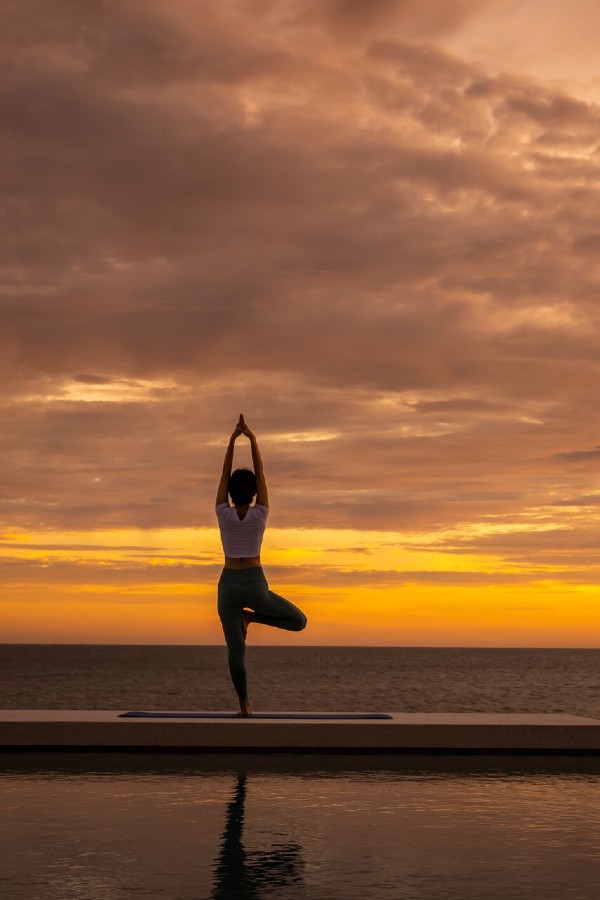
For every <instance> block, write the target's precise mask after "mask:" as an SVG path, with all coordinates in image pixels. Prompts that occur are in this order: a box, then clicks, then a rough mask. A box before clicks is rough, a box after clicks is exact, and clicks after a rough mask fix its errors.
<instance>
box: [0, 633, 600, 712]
mask: <svg viewBox="0 0 600 900" xmlns="http://www.w3.org/2000/svg"><path fill="white" fill-rule="evenodd" d="M247 667H248V673H249V686H250V695H251V699H252V702H253V708H254V709H255V710H256V711H259V710H274V711H281V710H298V711H299V710H327V711H335V710H339V711H349V710H360V711H366V710H372V711H392V712H536V713H551V712H553V713H572V714H576V715H583V716H592V717H598V718H600V674H599V673H600V650H554V649H553V650H546V649H530V650H528V649H472V648H466V649H463V648H414V647H410V648H402V647H256V646H254V647H253V646H249V648H248V653H247ZM0 690H1V694H2V699H1V701H0V706H1V707H4V708H5V709H61V708H62V709H125V708H131V709H144V708H151V707H154V708H160V709H197V710H228V709H234V708H235V706H236V702H235V695H234V693H233V689H232V687H231V684H230V681H229V675H228V671H227V661H226V655H225V648H224V647H205V646H184V647H175V646H123V645H120V646H114V645H71V644H65V645H60V644H47V645H44V644H37V645H36V644H31V645H25V644H4V645H0Z"/></svg>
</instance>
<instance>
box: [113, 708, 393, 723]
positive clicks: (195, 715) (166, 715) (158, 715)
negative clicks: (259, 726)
mask: <svg viewBox="0 0 600 900" xmlns="http://www.w3.org/2000/svg"><path fill="white" fill-rule="evenodd" d="M119 718H120V719H243V718H247V717H246V716H238V715H236V714H235V713H227V712H224V713H220V712H214V713H211V712H144V711H142V710H137V709H136V710H132V711H131V712H125V713H119ZM250 718H252V719H326V720H331V719H391V718H392V717H391V716H388V715H387V714H386V713H253V714H252V716H250Z"/></svg>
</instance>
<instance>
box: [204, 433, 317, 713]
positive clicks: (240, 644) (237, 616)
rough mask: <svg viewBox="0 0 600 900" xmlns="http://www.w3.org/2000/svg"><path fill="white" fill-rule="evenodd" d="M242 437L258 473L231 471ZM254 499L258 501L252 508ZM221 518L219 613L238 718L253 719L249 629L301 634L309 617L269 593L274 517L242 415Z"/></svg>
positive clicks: (227, 467)
mask: <svg viewBox="0 0 600 900" xmlns="http://www.w3.org/2000/svg"><path fill="white" fill-rule="evenodd" d="M240 435H244V436H245V437H247V438H248V439H249V441H250V447H251V450H252V464H253V466H254V472H253V471H252V470H251V469H236V470H235V472H233V473H232V471H231V469H232V466H233V451H234V447H235V442H236V440H237V438H239V437H240ZM229 497H231V500H232V503H233V505H230V503H229ZM254 497H256V502H255V504H254V505H253V506H252V505H251V503H252V500H253V499H254ZM216 513H217V519H218V522H219V529H220V532H221V541H222V544H223V552H224V554H225V564H224V567H223V571H222V573H221V577H220V579H219V594H218V604H217V609H218V612H219V618H220V619H221V624H222V626H223V633H224V635H225V641H226V642H227V656H228V661H229V672H230V674H231V680H232V681H233V686H234V688H235V691H236V693H237V695H238V699H239V701H240V712H239V715H241V716H249V715H251V711H250V703H249V701H248V687H247V681H246V664H245V656H246V634H247V631H248V626H249V625H250V624H251V623H252V622H257V623H259V624H260V625H271V626H272V627H273V628H283V629H285V630H286V631H302V629H303V628H305V627H306V616H305V615H304V613H303V612H301V610H299V609H298V607H297V606H294V604H293V603H290V601H289V600H286V599H285V598H284V597H280V596H279V595H278V594H275V593H274V592H273V591H271V590H269V585H268V584H267V579H266V578H265V574H264V572H263V569H262V565H261V561H260V548H261V544H262V539H263V535H264V531H265V527H266V523H267V517H268V515H269V495H268V493H267V483H266V481H265V475H264V472H263V466H262V459H261V456H260V451H259V449H258V443H257V441H256V437H255V436H254V434H253V433H252V432H251V431H250V429H249V428H248V426H247V425H246V423H245V422H244V416H243V415H240V419H239V422H238V423H237V425H236V426H235V429H234V431H233V434H232V435H231V437H230V439H229V446H228V448H227V452H226V454H225V461H224V463H223V474H222V475H221V481H220V482H219V488H218V491H217V502H216Z"/></svg>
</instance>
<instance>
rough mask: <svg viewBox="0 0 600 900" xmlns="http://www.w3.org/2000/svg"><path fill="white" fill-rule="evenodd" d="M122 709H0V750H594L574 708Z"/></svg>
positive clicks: (589, 730) (595, 728)
mask: <svg viewBox="0 0 600 900" xmlns="http://www.w3.org/2000/svg"><path fill="white" fill-rule="evenodd" d="M122 712H127V710H81V709H77V710H57V709H51V710H43V709H33V710H27V709H10V710H0V751H4V752H7V751H11V752H14V751H17V750H18V751H27V750H30V751H32V750H51V751H57V752H68V751H81V750H85V751H89V750H101V751H117V750H134V751H139V752H171V753H173V752H196V753H215V752H218V753H319V754H327V753H371V754H373V753H375V754H377V753H388V754H389V753H411V754H420V753H433V754H438V753H475V754H488V753H517V754H519V753H523V754H535V753H552V754H559V755H560V754H585V755H590V756H600V719H590V718H585V717H582V716H573V715H558V714H551V715H546V714H532V713H508V714H504V713H400V712H397V713H388V715H389V716H390V718H389V719H382V720H362V721H361V720H343V719H337V720H329V721H328V720H326V719H318V720H312V721H311V720H307V719H300V718H297V719H296V718H287V719H260V718H253V717H250V718H236V717H232V718H215V719H210V718H203V719H193V718H167V719H160V718H154V719H153V718H144V719H136V718H119V716H120V714H121V713H122ZM221 715H222V714H221ZM290 715H294V714H290ZM303 715H306V713H303ZM319 715H323V713H319ZM337 715H339V713H337Z"/></svg>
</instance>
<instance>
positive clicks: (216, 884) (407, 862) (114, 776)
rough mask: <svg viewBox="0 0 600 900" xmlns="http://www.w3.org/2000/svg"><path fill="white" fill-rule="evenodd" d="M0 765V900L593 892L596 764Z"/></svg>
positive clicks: (75, 761) (579, 899)
mask: <svg viewBox="0 0 600 900" xmlns="http://www.w3.org/2000/svg"><path fill="white" fill-rule="evenodd" d="M44 760H45V761H44ZM2 771H3V774H2V778H1V779H0V791H1V806H0V809H1V813H0V819H1V826H0V828H1V835H0V837H1V842H2V846H3V848H4V854H3V855H4V862H3V866H2V869H1V871H0V893H1V894H2V896H3V897H4V898H6V900H31V898H38V897H43V898H44V900H83V898H89V900H112V898H117V897H119V898H122V897H144V898H168V900H199V898H212V900H217V898H221V900H223V898H226V897H231V898H233V897H236V898H250V897H252V898H290V900H294V898H314V900H330V898H331V900H337V898H340V900H342V898H344V900H350V898H361V900H363V898H369V900H370V898H373V900H384V898H404V900H413V898H414V900H417V898H418V900H446V898H448V900H449V898H452V900H454V898H456V900H459V898H460V900H470V898H473V900H475V898H477V900H495V898H503V900H506V898H515V900H517V898H518V900H530V898H531V900H533V898H535V900H537V898H539V900H542V898H544V900H551V898H556V900H597V897H598V846H599V837H600V777H599V775H598V761H597V760H596V761H589V762H588V763H586V762H585V760H576V759H572V760H568V759H562V760H560V761H558V760H557V761H555V762H554V763H553V762H552V761H551V760H541V761H540V760H538V761H536V760H513V761H512V762H511V760H507V759H502V760H493V759H487V760H477V759H472V758H469V759H456V760H445V759H436V758H431V759H427V760H424V759H421V760H419V759H413V758H412V757H405V758H398V759H397V760H393V759H385V760H382V759H381V758H370V757H365V758H355V759H352V758H340V759H335V760H333V759H329V760H324V759H321V758H314V757H305V758H297V759H294V758H289V757H288V758H284V759H281V758H279V759H277V758H271V759H264V758H263V759H261V758H259V757H256V758H252V757H249V758H246V757H244V758H243V759H240V758H237V759H234V760H230V761H227V760H225V759H221V760H219V759H214V758H210V759H209V758H202V759H199V758H198V757H187V756H184V757H171V756H165V757H155V756H150V755H148V756H143V755H142V756H135V755H129V756H128V755H127V754H119V755H118V756H114V755H104V756H102V755H98V756H94V755H91V754H81V755H77V756H62V757H60V758H59V757H56V756H53V757H51V756H48V757H43V756H42V757H37V756H36V757H34V756H33V755H30V754H24V755H21V756H16V755H15V756H6V757H5V759H4V761H3V768H2Z"/></svg>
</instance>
